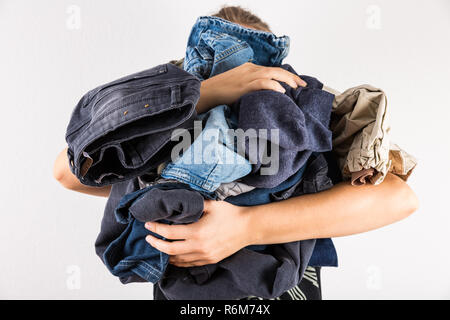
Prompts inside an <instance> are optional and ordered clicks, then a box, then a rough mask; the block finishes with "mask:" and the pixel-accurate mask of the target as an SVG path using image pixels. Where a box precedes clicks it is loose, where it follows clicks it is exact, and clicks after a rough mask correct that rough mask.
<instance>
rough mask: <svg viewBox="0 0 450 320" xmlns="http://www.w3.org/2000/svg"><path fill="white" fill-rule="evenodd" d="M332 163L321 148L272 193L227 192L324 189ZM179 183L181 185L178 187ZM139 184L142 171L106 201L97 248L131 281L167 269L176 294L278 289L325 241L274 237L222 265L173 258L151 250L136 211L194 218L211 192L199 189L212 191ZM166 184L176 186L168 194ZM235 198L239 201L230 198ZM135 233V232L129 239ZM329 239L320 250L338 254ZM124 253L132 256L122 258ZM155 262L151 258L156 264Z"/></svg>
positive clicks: (164, 283) (275, 196) (270, 293)
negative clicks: (190, 264) (180, 264)
mask: <svg viewBox="0 0 450 320" xmlns="http://www.w3.org/2000/svg"><path fill="white" fill-rule="evenodd" d="M303 170H304V172H303ZM327 170H329V168H328V167H327V162H326V161H324V157H323V155H322V154H313V155H312V157H311V160H310V161H309V162H308V165H307V167H306V168H302V171H300V172H298V173H297V174H296V175H294V176H293V177H291V178H290V179H288V180H287V181H286V182H285V184H284V186H278V187H277V188H275V189H273V190H266V193H268V194H267V195H262V194H261V193H258V192H256V191H257V189H255V190H253V191H251V192H248V193H252V192H254V197H247V198H245V197H244V195H245V196H248V193H245V194H241V195H239V196H237V197H229V198H228V199H227V200H229V202H230V203H233V202H234V203H235V204H239V205H256V204H262V203H266V201H269V202H270V201H277V200H282V199H286V198H288V197H291V196H298V195H301V194H303V193H306V192H319V191H322V190H324V189H326V188H329V187H330V186H331V185H332V183H330V179H327V178H326V177H325V175H324V174H327V175H330V172H328V173H327ZM331 173H333V172H331ZM302 177H303V178H302ZM174 185H175V186H176V188H175V189H172V187H173V186H174ZM283 188H284V190H283ZM138 189H139V182H138V179H132V180H130V181H127V182H122V183H118V184H115V185H113V187H112V191H111V194H110V198H109V199H108V203H107V206H106V208H105V215H104V217H103V220H102V229H101V232H100V234H99V237H98V238H97V241H96V251H97V254H98V255H99V256H100V257H101V258H102V260H103V261H104V263H105V264H106V265H107V266H108V268H109V269H110V270H111V271H112V272H113V273H115V274H116V275H118V276H119V277H120V280H121V281H122V282H123V283H130V282H139V281H152V282H155V281H157V279H159V278H160V277H161V274H162V273H163V271H164V270H165V272H164V274H163V275H162V278H161V280H160V281H159V282H158V285H159V286H160V288H161V290H162V291H163V292H164V294H165V295H166V296H167V297H168V298H169V299H237V298H242V297H246V296H249V295H254V296H259V297H264V298H271V297H276V296H279V295H281V294H283V292H285V291H286V290H287V289H289V288H290V287H291V286H294V285H296V284H297V283H298V281H299V280H300V278H301V276H302V272H304V270H305V268H306V265H311V263H308V262H311V260H310V258H312V257H313V256H314V254H313V252H312V251H313V250H314V252H316V250H317V244H316V247H314V243H318V242H319V241H315V240H307V241H300V242H292V243H287V244H280V245H269V246H267V248H266V249H265V250H263V251H255V250H251V249H250V248H244V249H242V250H240V251H239V252H237V253H236V254H234V255H232V256H230V257H228V258H227V259H224V260H223V261H221V262H219V263H218V264H215V265H207V266H202V267H195V268H177V267H175V266H173V265H167V257H166V256H165V254H161V255H158V254H156V252H155V251H153V254H149V253H148V252H152V250H153V248H151V246H150V245H148V244H147V243H146V242H145V239H144V238H145V236H146V235H147V234H149V233H150V232H149V231H147V230H145V229H144V227H143V223H142V222H141V221H139V220H137V219H135V216H136V217H139V219H141V220H142V221H154V220H155V219H163V221H164V222H168V221H169V219H172V221H175V222H176V223H180V222H185V221H187V222H192V221H195V220H196V219H198V218H200V216H201V211H202V205H203V199H201V198H199V197H198V194H201V195H202V197H208V196H210V194H207V193H198V192H197V191H191V190H189V189H190V188H189V187H188V186H187V185H183V184H170V183H167V184H162V185H159V186H158V185H154V186H151V187H148V188H146V189H142V190H138ZM180 191H182V192H185V191H186V192H188V194H187V195H185V196H183V195H182V193H178V194H177V195H174V194H171V193H170V192H180ZM165 192H168V193H167V194H166V195H164V194H163V193H165ZM130 193H131V195H130ZM152 193H153V194H152ZM123 195H126V196H125V197H123ZM233 198H234V201H233V200H231V201H230V199H233ZM164 199H165V200H164ZM232 201H233V202H232ZM247 201H248V202H247ZM252 201H253V202H252ZM195 203H197V204H195ZM149 208H152V209H150V210H149ZM115 209H117V210H115ZM183 217H186V219H187V220H184V218H183ZM116 219H118V220H119V221H121V222H123V223H126V222H127V221H128V222H132V223H129V224H128V225H125V224H121V223H119V222H118V221H117V220H116ZM131 229H136V230H134V231H133V232H134V236H132V237H130V234H131V232H129V231H130V230H131ZM127 237H130V239H125V238H127ZM129 240H131V241H129ZM327 240H328V241H329V242H328V243H331V247H328V248H326V249H327V250H328V252H327V251H323V250H322V251H321V252H319V254H316V256H319V258H320V257H325V258H327V256H326V255H327V254H328V255H329V254H330V251H332V252H334V254H335V251H334V247H333V246H332V242H331V240H329V239H327ZM138 242H139V243H140V245H139V244H138ZM117 243H119V246H117ZM124 250H131V252H132V254H135V257H137V258H138V259H130V256H127V257H126V259H124V257H125V255H126V254H128V253H125V254H123V253H124V252H125V251H124ZM134 250H135V251H134ZM139 250H144V251H145V252H146V256H145V257H144V258H145V259H147V260H145V259H144V262H145V263H142V261H143V260H139V259H140V258H142V257H140V256H139V253H140V252H139ZM114 252H116V253H114ZM117 252H119V253H117ZM121 260H124V261H127V262H125V263H119V262H120V261H121ZM136 261H138V262H139V263H137V262H136ZM128 262H129V263H128ZM147 262H151V265H152V268H150V267H149V265H148V264H147ZM131 270H132V271H131Z"/></svg>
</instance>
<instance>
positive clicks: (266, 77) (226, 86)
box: [196, 62, 306, 113]
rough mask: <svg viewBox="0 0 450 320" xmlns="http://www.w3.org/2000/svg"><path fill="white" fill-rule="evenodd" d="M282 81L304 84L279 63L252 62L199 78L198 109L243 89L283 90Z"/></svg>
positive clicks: (232, 97) (230, 99) (230, 98)
mask: <svg viewBox="0 0 450 320" xmlns="http://www.w3.org/2000/svg"><path fill="white" fill-rule="evenodd" d="M278 81H281V82H285V83H287V84H288V85H290V86H291V87H293V88H297V87H298V86H303V87H304V86H306V82H305V81H303V80H302V79H301V78H300V77H299V76H297V75H295V74H293V73H291V72H289V71H287V70H284V69H282V68H278V67H263V66H258V65H256V64H253V63H251V62H247V63H244V64H243V65H240V66H239V67H236V68H233V69H231V70H229V71H227V72H224V73H221V74H219V75H217V76H214V77H211V78H209V79H206V80H204V81H202V84H201V89H200V100H199V102H198V104H197V107H196V108H197V112H198V113H202V112H205V111H207V110H208V109H210V108H211V107H215V106H218V105H221V104H231V103H233V102H235V101H236V100H237V99H239V98H240V97H241V96H243V95H244V94H246V93H249V92H252V91H257V90H275V91H278V92H282V93H284V92H285V90H284V88H283V86H281V85H280V83H279V82H278Z"/></svg>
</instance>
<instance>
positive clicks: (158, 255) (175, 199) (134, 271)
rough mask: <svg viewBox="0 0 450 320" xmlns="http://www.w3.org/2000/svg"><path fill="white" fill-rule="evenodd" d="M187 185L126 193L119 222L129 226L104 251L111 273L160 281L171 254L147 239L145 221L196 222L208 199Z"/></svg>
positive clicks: (126, 279)
mask: <svg viewBox="0 0 450 320" xmlns="http://www.w3.org/2000/svg"><path fill="white" fill-rule="evenodd" d="M205 198H206V199H212V198H214V197H213V196H211V195H209V194H203V195H200V193H199V192H196V191H192V190H191V189H190V188H189V187H188V186H187V185H184V184H180V183H162V184H156V185H153V186H150V187H147V188H144V189H141V190H138V191H135V192H132V193H129V194H127V195H125V196H124V197H123V198H122V199H121V200H120V202H119V204H118V207H117V208H116V210H115V217H116V220H117V222H119V223H121V224H125V225H127V227H126V229H125V230H124V231H123V232H122V233H121V234H120V236H119V237H118V238H117V239H115V240H114V241H112V242H111V243H110V244H109V245H108V246H107V248H106V249H105V251H104V253H103V261H104V263H105V265H106V267H107V268H108V269H109V270H110V271H111V273H112V274H113V275H115V276H117V277H119V278H120V279H121V281H122V282H129V280H130V278H131V277H134V276H135V275H136V276H139V277H140V278H142V279H143V280H146V281H149V282H152V283H156V282H157V281H159V279H160V278H161V276H162V275H163V273H164V271H165V269H166V267H167V264H168V260H169V256H168V255H167V254H165V253H163V252H160V251H159V250H157V249H155V248H153V247H152V246H151V245H150V244H148V243H147V242H146V241H145V237H146V236H147V235H148V234H153V235H154V236H156V237H158V238H160V239H161V237H160V236H159V235H157V234H154V233H152V232H150V231H148V230H147V229H145V226H144V225H145V222H147V221H159V222H162V223H169V224H173V223H175V224H181V223H192V222H195V221H197V220H198V219H200V217H201V216H202V214H203V201H204V199H205Z"/></svg>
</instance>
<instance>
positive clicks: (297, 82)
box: [268, 67, 306, 89]
mask: <svg viewBox="0 0 450 320" xmlns="http://www.w3.org/2000/svg"><path fill="white" fill-rule="evenodd" d="M268 69H269V71H268V75H269V76H270V78H271V79H273V80H277V81H282V82H285V83H287V84H288V85H289V86H291V87H292V88H294V89H295V88H297V87H298V86H302V87H305V86H306V82H305V81H303V80H302V79H301V78H300V77H299V76H297V75H295V74H293V73H292V72H289V71H287V70H284V69H282V68H276V67H269V68H268Z"/></svg>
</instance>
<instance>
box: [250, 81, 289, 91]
mask: <svg viewBox="0 0 450 320" xmlns="http://www.w3.org/2000/svg"><path fill="white" fill-rule="evenodd" d="M249 89H250V90H251V91H257V90H273V91H278V92H280V93H285V92H286V90H285V89H284V88H283V86H282V85H281V84H280V83H279V82H277V81H274V80H271V79H256V80H253V81H252V82H250V84H249Z"/></svg>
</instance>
